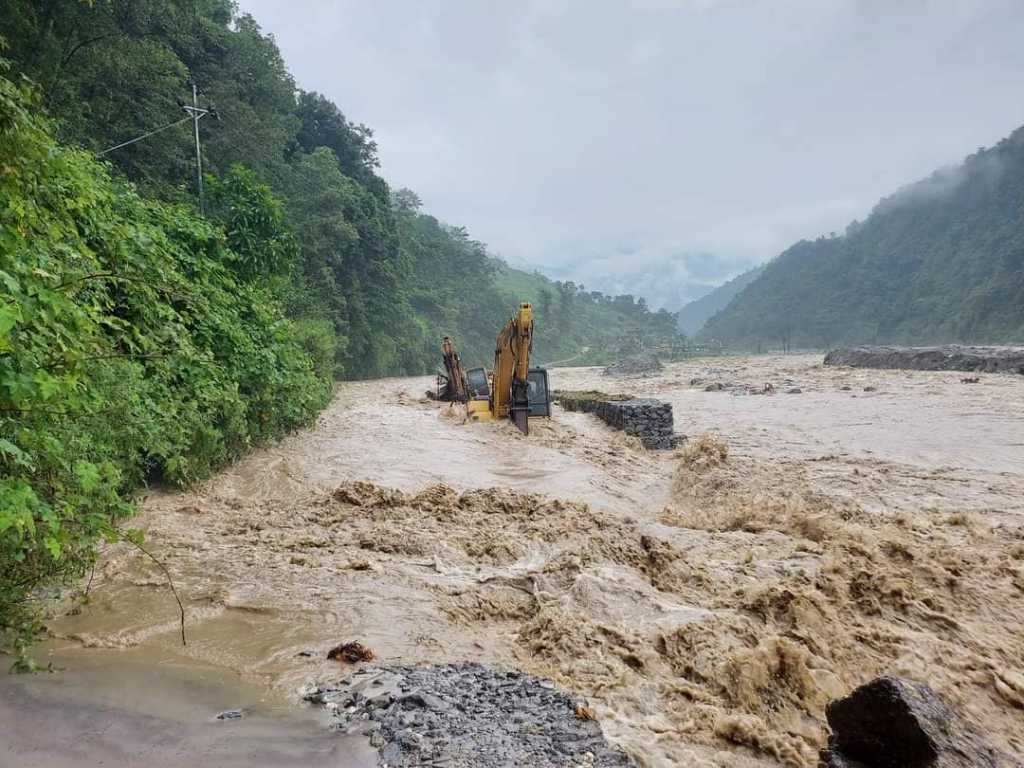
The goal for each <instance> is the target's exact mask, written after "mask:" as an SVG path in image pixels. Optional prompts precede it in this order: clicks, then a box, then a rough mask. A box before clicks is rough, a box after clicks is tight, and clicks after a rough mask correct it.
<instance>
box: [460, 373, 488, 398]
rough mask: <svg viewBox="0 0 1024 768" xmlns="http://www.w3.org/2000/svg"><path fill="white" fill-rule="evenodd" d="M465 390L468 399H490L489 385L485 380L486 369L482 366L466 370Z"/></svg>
mask: <svg viewBox="0 0 1024 768" xmlns="http://www.w3.org/2000/svg"><path fill="white" fill-rule="evenodd" d="M466 391H467V392H468V394H469V399H470V400H490V399H491V385H490V383H489V382H488V381H487V371H486V370H485V369H483V368H470V369H469V370H468V371H466Z"/></svg>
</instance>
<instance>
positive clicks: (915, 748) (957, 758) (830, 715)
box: [819, 677, 1021, 768]
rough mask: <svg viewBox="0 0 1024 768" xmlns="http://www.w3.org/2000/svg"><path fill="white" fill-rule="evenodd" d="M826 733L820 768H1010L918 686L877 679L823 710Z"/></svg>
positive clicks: (1013, 762) (1009, 762)
mask: <svg viewBox="0 0 1024 768" xmlns="http://www.w3.org/2000/svg"><path fill="white" fill-rule="evenodd" d="M825 716H826V718H827V719H828V725H829V728H830V729H831V731H832V733H831V735H830V736H829V740H828V747H827V748H826V749H824V750H823V751H822V753H821V762H820V764H819V766H820V768H1010V766H1020V765H1021V763H1020V762H1019V761H1016V760H1014V759H1012V758H1011V757H1009V756H1008V755H1006V754H1005V753H1003V752H1000V751H999V750H997V749H996V748H995V747H993V746H992V745H991V744H989V743H988V742H987V740H986V739H985V737H984V736H983V735H982V734H981V733H979V732H978V730H977V729H976V728H974V727H973V726H971V725H970V724H968V723H966V722H964V721H963V720H961V719H960V718H959V717H957V715H956V714H955V713H954V712H953V711H952V710H950V709H949V707H947V706H946V705H945V703H943V701H942V700H941V699H940V698H939V697H938V696H937V695H936V693H935V692H934V691H933V690H932V689H931V688H929V687H928V686H927V685H925V684H924V683H915V682H912V681H909V680H903V679H900V678H896V677H880V678H878V679H876V680H872V681H871V682H870V683H867V684H866V685H862V686H861V687H860V688H858V689H857V690H855V691H854V692H853V693H851V694H850V695H849V696H847V697H846V698H843V699H836V700H835V701H832V702H830V703H829V705H828V706H827V707H826V709H825Z"/></svg>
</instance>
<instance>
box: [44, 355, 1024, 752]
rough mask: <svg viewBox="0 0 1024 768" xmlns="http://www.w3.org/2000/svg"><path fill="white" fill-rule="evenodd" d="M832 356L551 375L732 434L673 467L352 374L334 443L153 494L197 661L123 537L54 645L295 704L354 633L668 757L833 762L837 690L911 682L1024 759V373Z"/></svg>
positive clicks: (145, 566)
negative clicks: (922, 367)
mask: <svg viewBox="0 0 1024 768" xmlns="http://www.w3.org/2000/svg"><path fill="white" fill-rule="evenodd" d="M819 362H820V361H819V360H818V359H817V358H814V359H812V358H806V357H788V358H755V359H749V360H747V359H721V360H713V361H704V362H693V363H687V364H681V365H672V366H668V367H667V368H666V370H665V371H663V372H661V373H660V374H658V375H657V376H654V377H649V378H625V379H614V380H613V379H609V378H605V377H602V376H600V375H599V372H598V371H597V370H595V369H558V370H555V371H552V379H553V385H554V386H556V387H559V388H566V389H589V388H601V389H605V390H607V391H619V390H627V391H630V392H633V393H635V394H640V395H652V396H655V397H659V398H663V399H666V400H669V401H670V402H672V403H673V405H674V408H675V417H676V427H677V429H678V430H679V431H681V432H683V433H685V434H688V435H690V436H692V437H696V436H698V435H702V434H704V433H712V434H713V435H715V436H717V437H716V439H711V438H708V439H705V440H692V441H691V442H690V444H689V445H688V446H686V447H684V448H683V449H682V450H680V451H678V452H675V453H672V452H660V453H656V452H646V451H644V450H643V449H642V448H640V447H639V446H638V445H636V444H635V443H634V442H633V441H631V440H630V439H628V438H625V437H624V436H622V435H621V434H617V433H615V432H612V431H611V430H610V429H608V428H607V427H605V426H604V425H603V424H601V423H600V422H598V421H597V420H596V419H594V418H592V417H590V416H588V415H586V414H575V413H564V412H561V411H560V410H557V409H556V413H555V417H554V418H553V419H552V420H551V421H550V422H547V423H544V422H534V423H533V427H532V431H531V435H530V436H529V437H528V438H526V437H523V436H521V435H520V434H519V433H518V432H517V431H516V430H515V429H514V428H513V427H512V426H511V425H510V424H470V423H465V421H464V419H463V418H462V417H461V415H460V413H459V411H458V410H457V409H453V408H450V407H449V406H446V405H441V404H437V403H432V402H427V401H425V400H423V399H422V398H421V397H420V395H421V394H422V392H423V390H424V389H426V387H427V385H428V380H427V379H411V380H386V381H377V382H360V383H352V384H345V385H343V386H342V387H341V389H340V391H339V394H338V397H337V398H336V401H335V403H334V404H333V405H332V406H331V408H330V409H329V410H328V411H327V412H325V414H324V415H323V417H322V418H321V419H320V421H319V423H318V425H317V427H316V428H315V429H314V430H312V431H310V432H305V433H301V434H296V435H294V436H292V437H290V438H289V439H288V440H286V441H285V442H284V443H282V444H281V445H279V446H277V447H274V448H271V449H268V450H265V451H260V452H257V453H255V454H254V455H252V456H250V457H249V458H247V459H246V460H244V461H243V462H241V463H240V464H238V465H237V466H235V467H233V468H232V469H231V470H229V471H227V472H225V473H222V474H221V475H219V476H218V477H216V478H215V479H214V480H213V481H211V482H210V483H208V484H206V485H205V486H203V487H202V488H199V489H196V490H194V491H191V492H188V493H154V494H152V495H151V496H150V497H149V498H148V499H147V500H146V503H145V505H144V511H143V514H142V516H141V518H140V521H139V522H140V524H141V525H142V526H143V527H145V528H146V530H147V536H148V539H149V542H150V545H151V548H152V549H153V550H154V551H155V552H156V553H157V554H158V555H159V556H160V557H161V558H162V559H163V560H164V561H165V562H166V563H167V564H168V566H169V567H170V569H171V570H172V572H173V573H174V576H175V579H176V581H177V583H178V584H179V588H180V590H181V592H182V594H183V596H184V597H185V599H186V602H187V614H188V630H189V645H188V646H187V647H186V648H181V647H180V639H179V638H178V637H177V635H176V632H177V607H176V605H175V604H174V602H173V599H172V598H171V597H170V595H169V594H168V593H167V592H166V590H165V588H164V587H163V581H162V575H161V574H160V572H159V571H158V570H157V569H156V568H155V567H154V566H153V564H152V563H149V562H146V561H145V560H144V559H142V558H140V557H139V556H138V555H137V553H135V552H134V551H131V550H128V549H120V548H113V549H112V550H110V551H109V552H107V553H105V557H104V560H103V561H102V563H101V565H100V567H99V568H98V569H97V572H96V575H95V578H94V580H93V585H92V597H91V602H90V604H89V605H88V606H85V607H84V608H83V609H82V610H81V611H80V612H78V613H75V614H74V615H65V616H55V617H54V619H53V621H51V623H50V627H51V631H52V632H53V634H54V639H53V640H51V641H50V642H49V643H48V645H47V646H44V647H43V648H41V649H40V653H41V654H42V655H43V657H45V653H46V652H47V651H48V650H52V649H60V648H69V649H73V651H74V654H75V655H78V654H83V653H86V654H87V653H88V650H87V649H97V650H96V651H95V653H96V654H97V658H102V659H107V660H108V661H105V662H103V663H109V664H111V666H112V667H115V668H116V664H117V661H116V659H117V658H118V654H124V653H128V654H131V655H133V656H134V657H140V658H147V657H148V658H151V659H153V663H155V664H156V663H158V664H166V663H168V661H167V660H168V659H173V663H174V664H179V665H184V666H185V667H189V666H194V667H197V668H204V669H216V670H219V671H220V672H221V673H223V674H226V675H229V676H235V677H237V678H238V679H240V680H242V681H243V682H244V683H245V684H246V685H249V684H251V685H254V686H257V687H258V688H259V689H260V690H266V691H268V692H269V693H268V695H271V696H275V697H278V698H279V700H285V701H293V700H295V699H297V694H296V691H297V690H298V688H299V687H300V686H302V685H304V684H306V683H308V682H311V681H325V682H329V681H332V680H335V679H337V678H339V677H341V676H343V675H344V674H345V673H346V669H345V668H343V667H342V666H341V665H339V663H338V662H334V661H328V660H327V659H326V658H325V652H326V650H327V649H328V648H330V647H331V646H333V645H334V644H336V643H337V642H340V641H345V640H359V641H361V642H363V643H365V644H367V645H369V646H370V647H372V648H373V649H374V651H375V652H376V653H377V655H378V658H379V659H381V660H384V661H389V662H399V663H448V662H460V661H479V662H485V663H499V664H504V665H509V666H516V667H519V668H522V669H524V670H525V671H528V672H530V673H533V674H538V675H542V676H548V677H552V678H554V679H555V680H557V681H558V682H559V683H561V684H562V685H563V686H565V687H566V688H567V689H568V690H569V691H571V692H574V693H577V694H579V695H582V696H587V697H589V698H590V700H591V701H592V702H593V705H594V709H595V712H596V714H597V716H598V718H599V720H600V722H601V724H602V726H603V727H604V730H605V733H606V734H607V735H608V736H609V737H610V738H611V739H612V740H613V742H615V743H616V744H618V745H620V746H622V747H624V748H625V749H626V750H627V751H628V752H629V753H630V754H631V755H633V756H634V757H635V758H636V759H637V761H638V762H639V763H641V764H644V765H668V764H672V763H673V762H684V763H685V762H687V761H689V762H690V763H691V764H695V765H701V764H704V765H723V766H724V765H740V766H742V765H777V764H780V763H783V764H792V765H813V760H814V752H815V749H816V748H817V746H819V745H820V742H821V738H822V728H821V714H822V708H823V706H824V703H825V701H826V700H827V699H828V698H830V697H832V696H834V695H839V694H841V693H844V692H845V691H847V690H849V689H850V688H852V687H853V686H854V685H856V684H859V683H861V682H864V681H865V680H867V679H869V678H870V677H871V676H873V675H874V674H878V673H880V672H892V673H898V674H905V675H908V676H911V677H917V678H920V679H924V680H927V681H928V682H930V683H931V684H932V685H934V686H935V687H936V688H937V689H938V690H939V691H940V692H941V693H942V694H943V695H944V696H946V697H947V699H948V700H949V701H951V702H952V703H954V704H955V705H956V706H957V707H958V708H960V709H961V710H962V711H963V712H965V714H967V715H968V716H969V717H972V718H973V719H975V720H976V721H978V722H981V723H982V724H983V725H985V726H986V728H987V729H988V730H990V732H992V733H993V734H994V736H995V737H996V739H997V740H998V741H999V742H1000V743H1001V744H1002V745H1003V746H1004V747H1006V748H1007V749H1008V750H1010V751H1011V752H1014V753H1015V754H1017V755H1018V756H1020V755H1022V754H1024V744H1022V743H1021V741H1020V737H1019V735H1017V734H1019V733H1020V731H1021V728H1020V725H1021V722H1022V717H1021V710H1020V709H1016V708H1015V702H1016V704H1018V705H1020V704H1024V678H1021V673H1022V670H1021V662H1020V659H1021V658H1024V646H1022V645H1021V643H1022V642H1024V641H1022V639H1021V638H1022V637H1024V604H1022V597H1024V571H1022V558H1024V537H1022V533H1021V524H1022V522H1024V518H1022V516H1021V513H1022V512H1024V437H1022V435H1024V382H1022V381H1020V380H1019V379H1014V378H1011V377H1007V376H1000V375H984V374H983V375H981V376H980V381H979V382H978V383H977V384H970V385H966V384H962V383H961V382H960V377H959V376H958V375H956V374H950V373H922V372H915V373H902V372H893V371H864V370H856V371H854V370H846V369H823V368H822V367H821V366H820V365H819ZM715 384H718V385H721V386H719V387H715V386H712V385H715ZM765 384H770V385H771V387H770V388H766V387H765V386H764V385H765ZM766 389H768V391H769V392H770V394H750V393H751V392H761V393H764V392H765V390H766ZM791 390H799V393H796V392H794V393H792V394H788V393H787V392H789V391H791ZM101 649H102V650H101ZM121 649H126V650H121ZM307 652H312V655H304V654H306V653H307ZM72 687H73V684H72ZM153 687H154V686H151V688H153ZM155 687H156V688H159V686H158V685H157V686H155ZM211 705H212V702H211ZM217 706H219V704H218V705H217ZM212 708H213V706H208V707H207V709H212Z"/></svg>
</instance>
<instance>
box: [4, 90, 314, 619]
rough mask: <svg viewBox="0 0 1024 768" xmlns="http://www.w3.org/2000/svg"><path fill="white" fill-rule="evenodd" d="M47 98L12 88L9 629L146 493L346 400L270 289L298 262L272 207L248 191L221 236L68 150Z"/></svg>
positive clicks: (236, 184)
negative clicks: (36, 106)
mask: <svg viewBox="0 0 1024 768" xmlns="http://www.w3.org/2000/svg"><path fill="white" fill-rule="evenodd" d="M31 98H32V96H31V93H30V91H29V90H28V89H27V88H25V87H22V88H17V87H15V86H14V85H13V84H12V83H11V82H10V81H9V80H8V79H6V78H2V77H0V286H2V287H0V629H2V628H5V627H8V628H9V627H14V626H18V625H20V624H21V623H22V620H23V619H24V616H25V612H24V611H23V610H22V609H23V607H24V604H25V599H26V596H27V594H28V590H29V589H30V588H31V587H33V586H34V585H35V584H37V583H38V582H39V581H40V580H41V579H43V578H45V577H48V576H56V575H62V576H73V575H75V574H77V573H80V572H81V571H82V570H83V569H84V568H85V567H86V566H87V565H88V564H89V562H90V560H91V558H92V551H93V550H92V548H93V545H94V544H95V542H96V540H97V539H98V538H99V537H101V536H108V537H109V536H113V535H115V530H116V527H117V524H118V521H119V520H121V519H122V518H124V517H125V516H127V515H128V514H129V512H130V511H131V507H130V504H129V500H130V493H131V491H132V489H134V488H135V487H137V486H138V485H139V484H141V483H142V482H144V481H147V480H153V479H161V480H164V481H168V482H174V483H186V482H189V481H191V480H194V479H196V478H201V477H203V476H205V475H206V474H207V473H209V472H210V470H211V469H212V468H214V467H216V466H217V465H219V464H222V463H223V462H225V461H227V460H229V459H231V458H233V457H235V456H238V455H239V453H240V452H242V451H244V450H245V449H246V448H248V447H249V446H250V445H252V444H253V443H257V442H260V441H263V440H267V439H270V438H273V437H276V436H278V435H280V434H282V433H283V432H285V431H286V430H289V429H292V428H294V427H296V426H298V425H301V424H305V423H307V422H309V421H310V419H311V418H312V417H313V416H314V415H315V414H316V413H317V412H318V411H319V409H320V408H322V407H323V405H324V404H325V403H326V401H327V399H328V397H329V395H330V390H331V380H330V377H329V376H324V375H317V370H321V371H322V370H323V368H324V366H323V363H322V361H318V360H317V359H316V358H315V355H314V354H311V351H310V350H308V349H307V348H305V347H304V345H303V344H302V339H301V335H300V334H299V333H298V332H297V329H296V327H295V326H294V324H293V323H292V322H291V321H290V320H288V319H287V318H286V317H285V316H284V313H283V309H282V305H281V302H280V301H279V299H278V298H277V296H275V294H274V291H273V289H272V287H268V286H272V285H273V280H268V278H271V277H272V276H273V275H281V274H284V273H286V272H287V271H288V269H289V261H290V259H292V258H294V252H295V248H294V247H293V246H292V245H290V244H289V242H288V234H287V232H286V231H285V230H283V229H282V222H281V215H280V211H279V210H278V209H277V208H276V207H275V205H274V201H273V200H272V198H270V197H268V196H267V194H266V190H265V188H261V187H260V185H259V184H258V183H257V182H255V181H254V180H253V179H251V178H249V177H247V176H246V175H245V174H238V175H237V178H236V176H235V175H229V176H228V178H227V180H226V181H225V182H223V183H222V185H221V186H219V187H217V188H216V190H217V191H216V198H217V201H218V204H219V205H222V206H223V207H224V209H225V210H229V211H233V212H234V214H233V215H232V217H231V219H230V221H229V224H228V225H227V228H226V230H225V229H222V228H220V227H218V226H215V225H211V223H208V222H207V221H204V220H203V219H201V218H199V217H197V216H196V215H195V214H194V212H193V211H192V210H190V209H188V208H186V207H184V206H181V205H176V204H167V203H160V202H156V201H153V200H146V199H144V198H142V197H140V196H139V195H138V194H137V193H136V192H135V191H134V190H133V189H132V188H131V187H130V186H128V185H126V184H125V183H123V182H118V181H115V180H112V179H111V178H110V176H109V174H108V172H107V171H106V169H105V168H104V167H103V166H101V165H100V164H99V163H97V161H96V160H95V159H94V158H93V157H92V155H91V154H90V153H88V152H85V151H82V150H78V149H73V148H69V147H66V146H63V145H60V144H58V143H56V142H55V141H54V140H53V139H52V138H51V136H50V134H49V131H48V127H49V126H48V125H47V124H46V122H45V121H43V120H42V119H41V118H40V117H39V116H38V115H36V114H33V112H32V111H31V110H30V103H29V102H30V99H31ZM270 254H272V255H270ZM312 351H313V352H314V353H315V351H316V350H312Z"/></svg>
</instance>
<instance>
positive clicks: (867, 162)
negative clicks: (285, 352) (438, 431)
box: [241, 0, 1024, 307]
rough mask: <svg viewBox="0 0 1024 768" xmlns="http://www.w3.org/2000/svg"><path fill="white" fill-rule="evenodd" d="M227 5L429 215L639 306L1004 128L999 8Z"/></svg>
mask: <svg viewBox="0 0 1024 768" xmlns="http://www.w3.org/2000/svg"><path fill="white" fill-rule="evenodd" d="M241 6H242V8H243V9H244V10H246V11H249V12H251V13H252V14H253V15H254V16H255V17H256V18H257V19H258V20H259V21H260V22H261V23H262V24H263V26H264V28H265V29H266V30H267V31H269V32H272V33H273V34H274V35H275V37H276V38H277V40H278V43H279V44H280V46H281V48H282V50H283V52H284V55H285V58H286V60H287V62H288V64H289V66H290V67H291V69H292V71H293V73H294V74H295V76H296V78H297V80H298V81H299V83H300V85H301V86H302V87H304V88H306V89H312V90H318V91H321V92H323V93H325V94H326V95H328V96H329V97H331V98H332V99H334V100H335V101H336V102H337V103H338V104H339V106H341V108H342V109H343V110H344V111H345V112H346V114H347V115H348V116H349V117H350V118H352V119H354V120H356V121H360V122H365V123H367V124H368V125H370V126H372V127H373V128H374V130H375V131H376V134H377V138H378V141H379V143H380V147H381V157H382V161H383V171H384V174H385V176H386V177H387V178H388V180H389V181H390V182H391V183H393V184H395V185H397V186H408V187H411V188H413V189H415V190H416V191H417V192H418V193H419V194H420V196H421V197H422V198H423V200H424V203H425V205H426V207H427V209H428V210H430V211H431V212H432V213H434V214H435V215H437V216H438V217H439V218H442V219H445V220H448V221H451V222H453V223H457V224H461V225H465V226H466V227H467V228H468V229H469V230H470V232H471V233H472V234H473V235H474V237H476V238H478V239H480V240H483V241H485V242H487V243H489V245H490V246H491V247H492V249H493V250H494V251H495V252H497V253H499V254H500V255H502V256H504V257H505V258H507V259H508V260H509V261H510V262H513V263H519V264H523V263H526V264H534V265H537V266H539V267H540V268H542V269H543V270H545V271H547V272H550V273H552V274H555V275H557V276H564V277H566V278H569V279H573V280H574V281H576V282H582V283H584V284H585V285H587V286H588V287H591V288H595V289H600V290H606V291H613V290H618V289H619V287H620V286H621V287H622V289H626V288H628V289H629V290H630V291H631V292H633V293H636V294H639V295H644V296H646V297H647V298H648V300H649V301H650V302H651V304H652V305H654V306H658V305H659V304H662V303H663V304H665V305H666V306H670V307H671V306H672V305H671V302H674V301H677V300H681V299H682V298H685V297H687V296H690V297H693V295H694V294H695V293H699V292H700V291H701V290H703V289H704V287H706V286H709V285H711V284H713V283H715V282H721V280H724V279H726V278H728V277H730V276H732V275H734V274H737V273H738V272H740V271H742V270H743V269H744V268H746V267H748V266H750V265H752V264H755V263H758V262H761V261H764V260H766V259H768V258H771V257H772V256H774V255H775V254H776V253H778V252H779V251H781V250H782V249H783V248H785V247H786V246H788V245H789V244H791V243H792V242H793V241H795V240H797V239H800V238H801V237H810V238H813V237H816V236H818V235H820V234H825V233H828V232H830V231H837V232H841V231H843V229H844V227H845V226H846V224H847V223H848V222H849V221H851V220H852V219H854V218H863V217H864V216H865V215H866V214H867V213H868V211H870V209H871V207H872V206H873V205H874V203H875V202H876V201H877V200H878V199H879V198H880V197H882V196H884V195H887V194H889V193H891V192H893V191H894V190H896V189H897V188H899V187H901V186H903V185H906V184H907V183H909V182H912V181H914V180H916V179H918V178H923V177H925V176H927V175H929V174H930V173H931V172H932V171H933V170H935V169H936V168H940V167H943V166H948V165H950V164H953V163H956V162H958V161H959V160H960V159H961V158H962V157H963V156H964V155H966V154H967V153H969V152H971V151H973V150H974V149H975V148H977V147H978V146H981V145H990V144H992V143H994V142H995V141H997V140H998V139H999V138H1000V137H1002V136H1004V135H1006V134H1007V133H1009V132H1010V131H1011V130H1012V129H1013V128H1015V127H1016V126H1017V125H1019V124H1021V123H1024V101H1022V100H1021V99H1020V84H1021V82H1024V46H1022V45H1020V40H1022V39H1024V4H1021V3H1020V2H1019V0H977V1H976V2H953V1H952V0H918V1H913V0H908V1H906V2H897V3H882V2H867V1H866V0H865V2H856V1H855V0H834V1H832V2H828V1H826V0H791V1H790V2H767V1H766V2H753V1H752V0H751V1H750V2H740V1H738V0H721V1H720V2H715V1H713V0H703V1H700V2H698V1H693V2H682V1H681V0H679V1H676V0H673V1H672V2H668V1H666V2H657V1H656V0H650V1H648V2H628V3H627V2H612V1H611V0H606V1H601V2H599V1H594V0H591V1H589V2H584V1H583V0H579V1H568V0H566V1H559V2H547V1H545V0H531V1H527V2H520V3H506V2H497V1H496V0H495V1H492V2H476V1H471V0H423V1H421V2H412V1H411V0H410V2H386V1H385V2H375V3H366V2H357V1H356V0H345V1H344V2H329V1H327V0H324V1H323V2H315V1H314V0H306V1H305V2H303V1H302V0H292V2H288V3H281V2H278V0H241ZM704 254H711V255H713V258H709V257H708V256H706V255H704ZM716 268H717V269H716ZM668 281H681V282H680V284H679V285H678V286H676V285H672V286H667V285H666V283H667V282H668Z"/></svg>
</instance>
